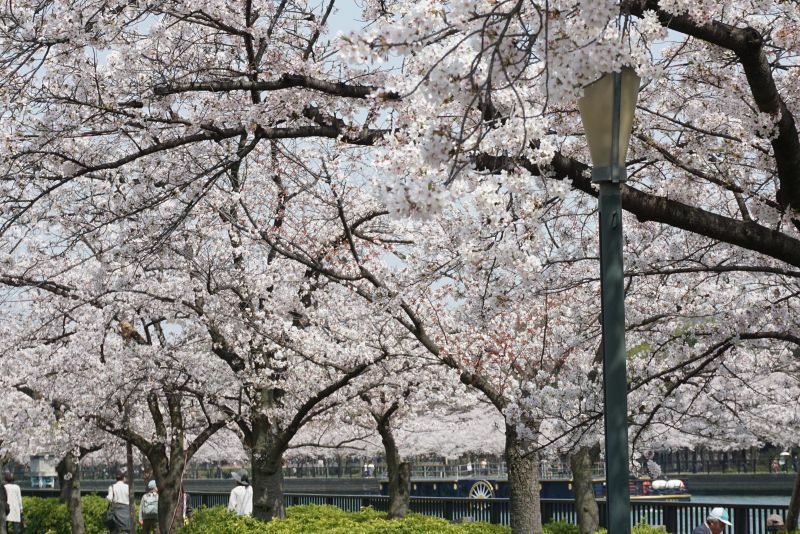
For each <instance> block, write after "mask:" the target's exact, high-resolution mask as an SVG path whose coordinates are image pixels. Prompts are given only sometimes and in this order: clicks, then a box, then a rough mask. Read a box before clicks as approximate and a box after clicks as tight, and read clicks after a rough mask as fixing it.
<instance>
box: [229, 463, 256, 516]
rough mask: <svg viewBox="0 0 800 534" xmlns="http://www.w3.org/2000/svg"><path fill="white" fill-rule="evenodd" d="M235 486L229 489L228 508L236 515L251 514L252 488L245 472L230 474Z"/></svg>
mask: <svg viewBox="0 0 800 534" xmlns="http://www.w3.org/2000/svg"><path fill="white" fill-rule="evenodd" d="M231 476H232V477H233V479H234V480H235V481H236V484H237V486H236V487H235V488H233V489H232V490H231V496H230V499H228V510H229V511H231V512H234V513H236V515H253V488H252V487H251V486H250V479H249V478H248V477H247V473H242V474H241V475H240V474H238V473H234V474H233V475H231Z"/></svg>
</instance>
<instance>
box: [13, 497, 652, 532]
mask: <svg viewBox="0 0 800 534" xmlns="http://www.w3.org/2000/svg"><path fill="white" fill-rule="evenodd" d="M81 501H82V502H83V520H84V522H85V523H86V533H87V534H104V533H105V532H106V530H105V529H104V528H103V527H102V525H101V521H102V518H103V515H104V514H105V511H106V508H107V507H108V502H107V501H106V500H105V499H104V498H103V497H98V496H94V495H90V496H86V497H83V498H82V499H81ZM22 502H23V508H24V510H25V529H24V533H25V534H70V533H71V528H70V523H69V512H68V511H67V506H66V505H65V504H64V503H62V502H60V501H59V500H58V499H41V498H38V497H23V499H22ZM286 515H287V517H286V519H284V520H281V521H271V522H269V523H263V522H261V521H258V520H256V519H253V518H252V517H238V516H236V515H234V514H232V513H230V512H228V511H227V510H226V509H225V508H224V507H215V508H201V509H199V510H196V511H195V513H194V517H193V519H192V520H191V521H190V522H189V524H188V525H186V526H185V527H183V528H182V529H181V530H180V531H179V532H180V534H218V533H221V532H224V533H226V534H255V533H259V534H260V533H265V534H296V533H299V532H304V533H305V532H309V533H317V532H325V533H331V534H351V533H352V534H424V533H429V532H430V533H446V534H484V533H485V534H510V532H511V529H510V528H508V527H504V526H500V525H489V524H487V523H460V524H452V523H450V522H448V521H446V520H444V519H439V518H436V517H430V516H424V515H420V514H409V515H408V517H406V518H405V519H402V520H388V519H386V514H384V513H380V512H376V511H375V510H373V509H371V508H365V509H364V510H362V511H360V512H345V511H343V510H342V509H340V508H337V507H335V506H318V505H307V506H291V507H289V508H288V509H287V512H286ZM544 532H545V534H579V531H578V527H577V525H573V524H570V523H567V522H565V521H559V522H554V523H548V524H547V525H545V526H544ZM663 532H664V531H663V530H662V529H660V528H656V527H650V526H648V525H644V524H642V525H638V526H636V527H634V528H633V531H632V534H663ZM599 534H605V530H602V529H601V530H600V531H599Z"/></svg>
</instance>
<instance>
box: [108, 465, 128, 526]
mask: <svg viewBox="0 0 800 534" xmlns="http://www.w3.org/2000/svg"><path fill="white" fill-rule="evenodd" d="M106 500H108V502H109V503H110V507H111V514H112V524H111V525H109V532H110V533H111V534H121V533H122V532H130V530H131V512H130V508H129V507H130V496H129V495H128V485H127V484H126V483H125V472H124V471H120V472H119V473H117V481H116V482H114V483H113V484H112V485H110V486H109V487H108V495H106Z"/></svg>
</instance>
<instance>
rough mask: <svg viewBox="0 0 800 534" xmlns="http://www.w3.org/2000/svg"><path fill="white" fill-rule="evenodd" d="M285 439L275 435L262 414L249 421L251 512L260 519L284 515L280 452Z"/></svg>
mask: <svg viewBox="0 0 800 534" xmlns="http://www.w3.org/2000/svg"><path fill="white" fill-rule="evenodd" d="M285 450H286V443H284V441H283V440H282V439H279V438H278V432H276V431H275V429H273V428H272V425H271V424H270V421H269V420H268V419H267V418H266V417H264V416H258V417H256V418H255V419H254V420H253V422H252V434H251V438H250V460H251V465H252V469H253V478H252V484H253V516H254V517H256V518H258V519H261V520H263V521H270V520H271V519H273V518H279V519H283V518H284V517H286V509H285V506H284V502H283V453H284V451H285Z"/></svg>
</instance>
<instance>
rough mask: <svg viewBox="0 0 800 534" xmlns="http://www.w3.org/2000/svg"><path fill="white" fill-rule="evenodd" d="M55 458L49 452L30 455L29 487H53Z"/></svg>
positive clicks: (55, 475)
mask: <svg viewBox="0 0 800 534" xmlns="http://www.w3.org/2000/svg"><path fill="white" fill-rule="evenodd" d="M57 476H58V474H57V473H56V459H55V458H54V457H53V455H51V454H36V455H33V456H31V487H32V488H55V487H56V478H57Z"/></svg>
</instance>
